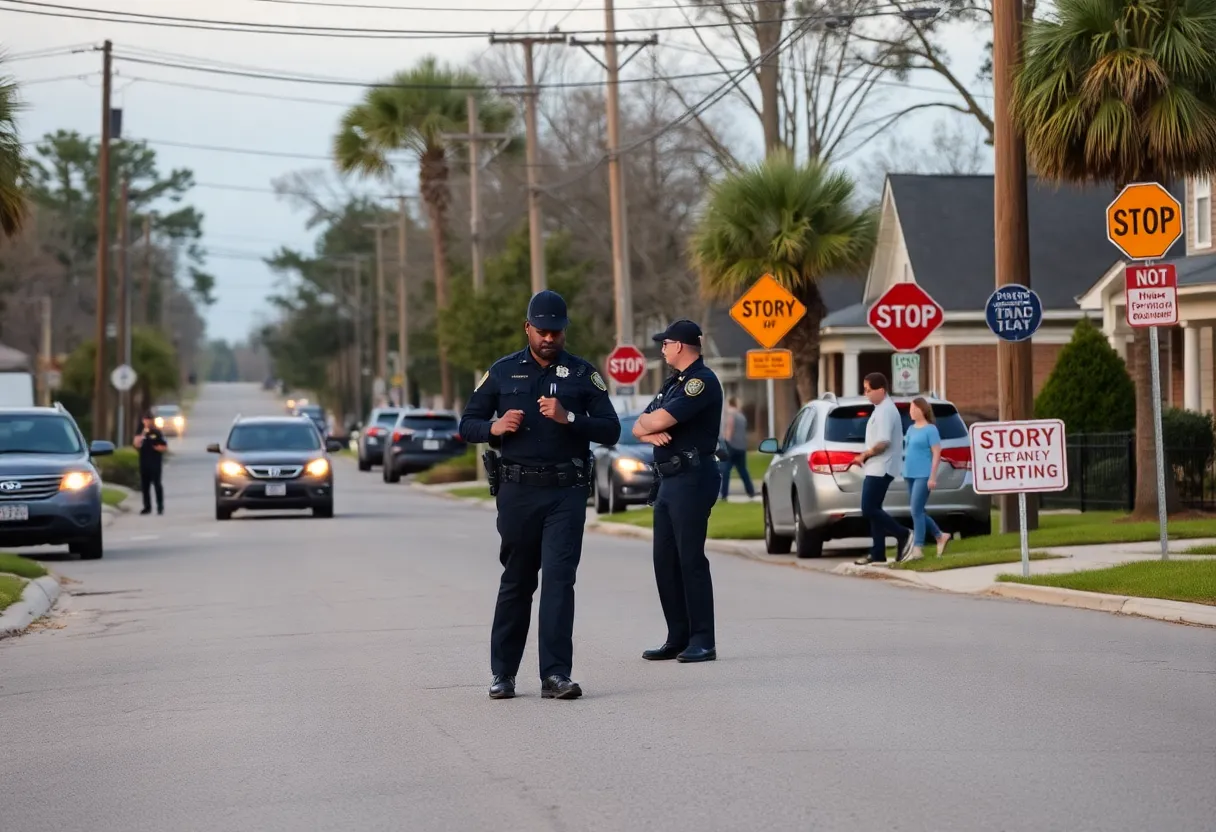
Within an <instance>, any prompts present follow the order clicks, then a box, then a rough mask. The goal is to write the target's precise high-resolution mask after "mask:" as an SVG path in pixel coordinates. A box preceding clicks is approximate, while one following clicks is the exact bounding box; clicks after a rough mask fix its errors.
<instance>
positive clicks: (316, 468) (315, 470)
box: [304, 459, 329, 477]
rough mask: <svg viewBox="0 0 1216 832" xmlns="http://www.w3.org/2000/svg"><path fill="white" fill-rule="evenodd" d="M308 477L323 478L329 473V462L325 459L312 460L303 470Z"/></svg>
mask: <svg viewBox="0 0 1216 832" xmlns="http://www.w3.org/2000/svg"><path fill="white" fill-rule="evenodd" d="M304 470H305V471H307V472H308V474H309V476H313V477H323V476H325V475H326V474H328V473H329V461H328V460H325V459H314V460H313V461H312V462H310V463H308V465H307V466H306V467H305V468H304Z"/></svg>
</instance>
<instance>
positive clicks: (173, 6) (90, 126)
mask: <svg viewBox="0 0 1216 832" xmlns="http://www.w3.org/2000/svg"><path fill="white" fill-rule="evenodd" d="M329 2H331V3H336V2H350V3H355V2H359V3H364V4H380V5H386V6H396V7H413V8H400V9H379V10H372V9H353V8H350V9H347V8H334V7H331V6H320V5H316V6H308V5H305V4H304V3H303V2H299V3H290V2H281V0H270V1H269V2H268V0H89V2H87V3H86V2H81V0H45V3H53V4H56V5H59V6H76V7H77V8H93V9H107V10H119V11H123V12H141V13H147V14H160V15H170V16H174V17H183V18H185V17H193V18H205V19H211V20H227V21H247V22H260V23H277V24H288V23H290V24H294V25H300V26H340V27H352V28H357V27H367V28H372V29H376V30H378V31H383V30H386V29H409V30H415V31H417V30H444V31H457V32H486V31H490V30H494V31H498V32H506V31H510V30H514V31H533V32H535V31H544V30H547V29H548V28H549V27H551V26H553V25H555V24H560V26H561V28H562V29H563V31H577V30H588V31H589V32H590V31H597V30H602V29H603V26H604V19H603V6H602V4H601V3H600V2H592V0H584V2H581V3H580V2H579V0H540V2H537V1H536V0H456V2H445V0H329ZM673 3H674V0H625V1H624V2H622V3H618V12H617V26H618V27H619V28H626V27H630V26H645V25H648V24H649V25H655V24H656V23H658V24H663V23H666V24H672V25H676V24H680V23H682V22H683V20H682V18H681V17H680V16H679V13H678V12H675V11H670V10H668V11H662V12H656V11H653V10H651V11H638V9H639V8H640V7H644V6H660V5H661V6H671V5H672V4H673ZM685 5H690V4H689V3H687V2H685ZM423 6H430V7H440V6H442V7H444V8H447V9H448V11H444V12H438V11H422V10H417V8H418V7H423ZM18 8H22V7H21V6H18V5H10V4H9V3H8V2H7V0H0V47H2V48H3V49H4V51H5V52H7V53H9V54H12V55H14V56H18V55H20V54H21V53H26V52H32V51H34V50H39V49H48V48H55V47H65V46H79V47H80V49H81V50H82V51H81V52H80V53H79V54H73V55H57V56H54V57H48V58H42V59H36V60H18V61H15V62H13V63H11V64H9V65H7V66H6V70H7V71H8V72H9V73H10V74H12V75H14V76H15V77H16V79H17V80H18V81H19V82H21V83H22V84H23V90H22V97H23V99H24V101H25V102H26V104H27V105H28V109H27V110H26V111H25V112H24V113H22V114H21V121H20V128H21V131H22V137H23V138H24V139H25V140H26V141H32V140H34V139H37V138H39V137H41V136H42V135H43V134H45V133H48V132H51V131H54V130H58V129H68V130H78V131H80V132H81V133H84V134H87V135H98V134H99V132H100V115H101V114H100V101H101V93H100V69H101V54H100V53H99V52H95V51H91V50H90V47H92V46H96V45H100V44H101V42H102V41H104V40H105V39H109V40H111V41H112V42H113V44H114V52H115V55H116V59H115V63H114V66H115V84H114V99H113V106H115V107H121V108H122V109H123V131H124V134H125V135H126V136H127V137H129V138H140V139H146V140H148V141H149V142H150V143H151V145H152V147H153V148H154V149H155V150H156V152H157V156H158V159H159V162H160V165H161V168H162V171H168V170H170V169H172V168H175V167H187V168H190V169H191V170H193V171H194V175H195V179H196V181H197V182H198V183H199V185H200V187H198V188H196V189H195V190H194V191H193V192H192V193H191V194H190V196H189V201H190V203H191V204H193V205H195V206H196V207H197V208H198V209H199V210H201V211H202V213H203V214H204V240H203V242H204V244H205V245H206V246H207V247H208V249H210V250H211V252H212V255H211V256H210V257H209V259H208V266H207V268H208V269H209V270H210V271H211V272H212V273H214V274H215V275H216V278H217V290H216V294H217V297H218V301H217V303H216V304H215V306H214V307H213V308H212V309H211V310H210V313H209V314H208V335H209V336H210V337H213V338H227V339H230V340H237V339H241V338H244V337H245V336H246V335H247V334H248V332H249V331H250V328H251V327H252V326H254V325H255V324H256V323H257V321H258V320H259V318H261V317H264V316H266V315H268V314H269V311H268V308H267V304H266V302H265V298H266V296H267V294H268V293H269V292H270V291H271V290H272V288H273V285H274V280H275V278H274V276H273V275H272V274H271V272H270V270H269V269H267V268H266V266H265V265H263V264H262V263H260V262H258V261H257V259H256V257H257V256H260V255H266V254H269V253H270V252H271V251H272V250H273V249H274V248H275V247H276V246H278V245H287V246H292V247H299V248H305V249H311V246H312V239H313V234H312V233H310V232H308V231H306V230H305V229H304V224H303V223H304V215H303V214H302V213H300V212H299V211H297V210H294V209H293V208H292V207H291V206H289V205H288V204H287V203H286V202H284V201H283V200H280V199H279V198H277V197H275V196H274V195H273V194H272V193H262V192H257V191H240V190H231V189H229V188H230V187H231V186H239V187H242V188H254V189H266V190H267V191H269V189H270V183H271V180H272V179H273V178H275V177H277V176H281V175H283V174H285V173H289V172H291V171H297V170H303V169H309V168H322V167H328V163H327V161H326V159H325V157H326V154H327V152H328V148H329V141H330V138H331V136H332V135H333V132H334V130H335V126H336V123H337V119H338V118H339V117H340V116H341V114H342V112H343V109H344V108H345V107H347V106H349V105H350V104H351V103H353V102H354V101H356V100H357V99H358V97H359V93H360V90H359V89H357V88H352V87H335V86H322V85H312V84H303V83H283V82H276V81H267V80H253V79H248V78H240V77H226V76H223V75H214V74H208V73H202V72H195V71H190V70H184V69H179V68H170V67H164V66H153V65H148V64H141V63H135V62H133V61H131V60H129V58H134V57H140V58H146V59H149V60H163V61H168V62H172V63H192V62H193V63H198V62H205V63H207V64H209V65H218V64H227V65H240V66H244V67H247V68H254V69H255V70H259V71H261V70H270V71H275V72H283V73H289V74H293V75H301V74H307V75H314V76H327V77H331V78H332V77H337V78H346V79H351V80H355V81H371V80H380V79H383V78H384V77H385V76H387V75H389V74H390V73H392V72H394V71H396V70H399V69H402V68H404V67H407V66H409V65H410V64H411V63H413V62H414V61H415V60H417V59H418V58H420V57H421V56H423V55H425V54H428V53H430V54H435V55H438V56H440V57H441V58H444V59H448V60H453V61H458V60H461V59H466V58H472V57H475V56H477V55H480V54H484V53H485V52H486V51H487V50H488V49H491V48H494V49H505V48H512V47H505V46H495V47H491V46H490V45H489V43H488V38H486V37H485V36H484V35H478V36H474V37H466V38H444V39H440V38H434V37H432V38H426V39H401V40H397V39H393V40H388V39H384V40H367V39H359V40H355V39H347V38H335V37H310V36H301V35H290V36H289V35H273V34H251V33H240V32H204V31H195V30H190V29H175V28H168V27H160V26H157V27H153V26H144V25H132V24H123V23H115V22H98V21H86V20H73V19H66V18H62V17H40V16H34V15H29V14H22V13H17V12H16V11H15V10H16V9H18ZM24 8H26V9H28V10H40V11H46V8H45V6H25V7H24ZM532 8H535V9H536V11H535V12H533V13H531V14H528V13H526V10H528V9H532ZM488 9H494V10H495V11H488ZM631 9H632V11H631ZM594 36H595V35H593V34H588V35H587V37H594ZM629 36H633V37H636V36H639V34H631V35H629ZM689 40H690V38H689V37H688V36H687V34H684V35H682V36H681V35H679V34H677V33H666V32H664V33H661V34H660V44H663V43H664V42H671V41H680V42H684V43H688V42H689ZM948 43H949V46H950V49H951V53H952V57H953V58H954V64H955V65H956V66H958V67H959V69H960V72H961V74H962V76H963V77H964V78H965V79H967V80H970V78H971V77H972V75H973V74H974V67H975V66H977V65H978V63H977V62H978V61H979V59H980V57H981V56H980V51H981V47H982V42H981V43H977V41H976V39H975V38H974V37H973V36H970V35H964V34H962V33H960V34H959V35H958V36H953V37H951V38H950V40H949V41H948ZM514 48H517V47H514ZM659 48H660V49H662V48H663V46H662V45H660V47H659ZM154 53H156V54H154ZM168 53H172V54H168ZM124 55H125V56H127V59H124V58H123V56H124ZM186 56H188V58H189V60H183V58H184V57H186ZM579 59H580V60H584V61H586V62H587V63H588V65H589V66H593V64H591V61H590V58H587V57H586V56H579ZM637 67H638V70H639V71H640V70H641V68H642V62H641V61H639V62H638V64H637ZM698 68H701V69H705V70H711V69H714V68H715V67H713V66H712V64H709V63H708V59H706V60H705V63H704V65H703V66H700V67H698V59H696V58H695V57H694V58H691V59H690V58H689V56H688V55H686V54H682V56H681V67H680V72H693V71H697V69H698ZM633 69H634V67H632V66H631V67H630V68H629V69H628V70H626V75H628V74H630V73H631V72H632V71H633ZM64 76H67V77H64ZM166 82H169V83H172V84H175V85H176V84H188V85H193V86H194V87H195V88H187V87H181V86H170V85H168V83H166ZM912 83H913V84H916V85H920V86H921V87H922V88H923V87H932V88H936V89H942V88H943V87H944V84H943V82H942V81H941V80H940V79H938V78H936V77H934V76H931V75H921V76H920V77H917V78H914V79H912ZM197 87H213V88H217V89H223V90H228V91H227V92H220V91H214V90H204V89H198V88H197ZM232 91H237V92H243V93H264V94H270V95H274V96H290V97H297V98H302V99H308V100H307V101H287V100H268V99H265V98H258V97H252V96H250V95H238V94H234V92H232ZM896 92H897V93H898V95H897V96H896V102H897V103H909V102H911V101H915V100H918V99H923V100H928V99H929V98H930V94H929V93H926V92H924V91H923V89H917V90H909V91H907V93H906V94H904V91H898V90H897V91H896ZM888 97H890V96H888ZM936 97H937V98H942V96H936ZM717 106H718V107H732V106H739V105H737V104H733V103H731V102H730V101H728V100H724V101H723V102H721V103H720V104H718V105H717ZM936 117H938V116H933V117H932V118H936ZM749 118H750V119H751V121H752V122H754V121H755V118H754V116H750V117H749ZM932 118H920V119H917V120H916V121H908V122H907V123H906V124H905V125H904V127H903V128H902V132H904V133H912V134H916V133H918V132H925V131H927V129H928V126H929V124H931V122H932ZM745 123H747V122H745ZM757 128H758V125H757ZM166 143H177V144H190V145H208V146H214V147H223V148H244V149H249V150H256V151H267V152H270V153H277V154H288V155H290V154H298V155H300V156H303V157H317V158H287V157H286V156H274V155H252V154H240V153H232V152H223V151H217V150H204V149H200V148H197V147H195V148H183V147H174V146H172V145H171V144H166ZM754 143H755V145H756V147H755V148H753V149H754V150H756V151H757V152H758V151H759V145H760V139H759V135H758V133H757V135H756V136H755V140H754ZM221 254H222V255H225V256H218V255H221Z"/></svg>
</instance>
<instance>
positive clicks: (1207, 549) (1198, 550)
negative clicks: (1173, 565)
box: [1182, 545, 1216, 555]
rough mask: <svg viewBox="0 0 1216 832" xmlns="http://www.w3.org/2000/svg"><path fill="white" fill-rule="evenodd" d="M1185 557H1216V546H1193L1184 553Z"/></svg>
mask: <svg viewBox="0 0 1216 832" xmlns="http://www.w3.org/2000/svg"><path fill="white" fill-rule="evenodd" d="M1182 554H1184V555H1216V546H1211V545H1208V546H1192V547H1191V548H1189V549H1184V550H1183V551H1182Z"/></svg>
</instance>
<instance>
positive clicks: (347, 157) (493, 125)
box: [333, 56, 515, 407]
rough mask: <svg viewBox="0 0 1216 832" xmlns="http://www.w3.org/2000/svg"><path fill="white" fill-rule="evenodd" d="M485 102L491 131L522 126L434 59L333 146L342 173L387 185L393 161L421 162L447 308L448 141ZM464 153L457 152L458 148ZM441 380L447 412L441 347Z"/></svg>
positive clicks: (347, 118) (359, 115) (372, 93)
mask: <svg viewBox="0 0 1216 832" xmlns="http://www.w3.org/2000/svg"><path fill="white" fill-rule="evenodd" d="M470 93H473V94H474V95H476V97H477V99H478V115H479V119H480V121H481V129H482V130H483V131H485V132H502V131H504V130H506V129H507V128H508V127H509V126H511V124H512V123H513V122H514V121H515V111H514V109H513V108H512V107H511V106H509V105H508V104H506V103H505V102H504V101H502V100H501V99H499V98H498V97H497V96H495V95H493V94H492V93H491V92H489V91H488V90H486V89H483V88H481V81H480V80H479V79H478V78H477V76H476V75H474V74H473V73H472V72H469V71H467V70H464V69H457V68H453V67H450V66H448V65H445V64H440V63H439V62H438V61H437V60H436V59H435V58H434V57H431V56H427V57H425V58H423V59H422V60H421V61H419V62H418V64H417V65H416V66H414V67H413V68H411V69H408V70H405V71H403V72H399V73H397V74H396V75H394V76H393V78H392V80H391V81H389V82H388V83H387V84H384V85H379V86H375V87H372V88H370V89H368V90H367V92H366V93H364V96H363V101H362V102H360V103H359V104H357V105H355V106H354V107H352V108H351V109H350V110H348V111H347V113H346V115H344V116H343V117H342V121H341V126H340V129H339V131H338V134H337V136H335V137H334V140H333V153H334V158H335V161H336V162H337V165H338V168H339V169H340V170H341V171H342V172H343V173H360V174H363V175H366V176H380V177H384V178H387V177H389V176H391V174H392V172H393V170H394V167H395V166H394V162H393V161H392V160H391V159H390V158H389V157H390V154H392V153H395V152H399V151H401V152H405V153H408V154H410V155H411V156H412V157H413V160H414V161H416V162H417V163H418V179H419V185H420V191H421V195H422V200H423V202H424V203H425V205H426V209H427V220H428V225H429V226H430V231H431V250H432V253H433V255H434V260H435V304H436V306H437V307H438V308H439V309H444V308H445V307H446V306H447V300H448V299H447V282H448V263H447V256H446V250H447V246H446V223H447V211H448V205H449V202H450V196H451V194H450V185H449V182H448V175H449V172H450V170H451V167H450V166H451V162H452V161H453V159H452V158H450V154H451V153H452V152H453V151H452V149H451V148H449V143H448V141H447V140H446V139H445V138H444V134H449V133H465V132H468V126H467V125H468V102H467V99H468V95H469V94H470ZM457 146H458V145H457ZM439 374H440V379H441V385H442V395H443V402H444V406H445V407H451V405H452V375H451V371H450V369H449V367H448V360H447V349H446V348H445V347H444V344H443V341H442V339H440V341H439Z"/></svg>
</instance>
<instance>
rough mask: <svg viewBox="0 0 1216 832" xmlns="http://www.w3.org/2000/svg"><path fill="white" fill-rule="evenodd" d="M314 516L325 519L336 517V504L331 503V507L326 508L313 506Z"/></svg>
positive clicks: (326, 506)
mask: <svg viewBox="0 0 1216 832" xmlns="http://www.w3.org/2000/svg"><path fill="white" fill-rule="evenodd" d="M312 516H313V517H323V518H326V519H328V518H330V517H333V516H334V504H333V503H330V504H329V505H325V506H313V508H312Z"/></svg>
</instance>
